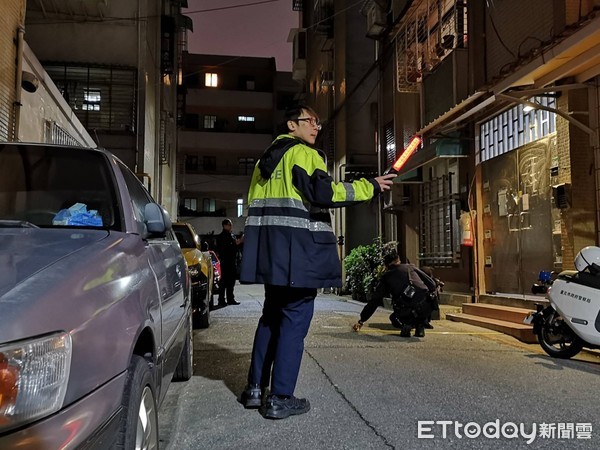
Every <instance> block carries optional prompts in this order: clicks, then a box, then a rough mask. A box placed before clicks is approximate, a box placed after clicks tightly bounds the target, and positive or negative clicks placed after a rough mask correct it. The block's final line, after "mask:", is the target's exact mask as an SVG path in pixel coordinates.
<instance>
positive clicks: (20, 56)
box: [12, 25, 25, 141]
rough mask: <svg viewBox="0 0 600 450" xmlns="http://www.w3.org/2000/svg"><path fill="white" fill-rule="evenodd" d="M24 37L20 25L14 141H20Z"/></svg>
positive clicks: (18, 29) (14, 106) (14, 105)
mask: <svg viewBox="0 0 600 450" xmlns="http://www.w3.org/2000/svg"><path fill="white" fill-rule="evenodd" d="M23 36H25V28H24V27H23V25H19V27H18V28H17V61H16V62H17V67H16V73H15V101H14V103H13V116H14V122H13V125H14V126H13V133H12V140H13V141H19V124H20V122H21V107H22V106H23V104H22V103H21V95H22V89H21V83H22V81H23Z"/></svg>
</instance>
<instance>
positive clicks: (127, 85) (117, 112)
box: [43, 63, 137, 133]
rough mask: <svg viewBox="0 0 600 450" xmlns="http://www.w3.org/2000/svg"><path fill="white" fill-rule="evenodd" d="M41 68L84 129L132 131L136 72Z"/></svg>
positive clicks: (63, 66) (105, 68) (61, 66)
mask: <svg viewBox="0 0 600 450" xmlns="http://www.w3.org/2000/svg"><path fill="white" fill-rule="evenodd" d="M43 66H44V69H46V72H47V73H48V75H49V76H50V78H52V81H53V82H54V84H55V85H56V86H57V88H58V89H59V91H60V92H61V93H62V95H63V97H64V98H65V100H66V101H67V103H68V104H69V106H70V107H71V108H72V109H73V111H74V113H75V115H76V116H77V118H78V119H79V121H80V122H81V123H82V124H83V125H84V126H85V127H86V129H88V130H90V129H94V130H97V131H98V132H100V131H119V132H123V131H127V132H131V133H133V132H135V123H136V114H137V112H136V108H135V106H136V92H137V87H136V86H137V71H136V69H133V68H131V69H130V68H121V67H120V68H115V67H111V66H100V67H96V66H88V65H66V64H56V63H43Z"/></svg>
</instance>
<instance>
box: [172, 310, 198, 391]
mask: <svg viewBox="0 0 600 450" xmlns="http://www.w3.org/2000/svg"><path fill="white" fill-rule="evenodd" d="M193 374H194V333H193V331H192V317H191V316H190V317H189V319H188V326H187V332H186V334H185V342H184V343H183V350H182V351H181V356H180V357H179V362H178V363H177V367H176V368H175V373H174V374H173V381H187V380H189V379H190V378H192V375H193Z"/></svg>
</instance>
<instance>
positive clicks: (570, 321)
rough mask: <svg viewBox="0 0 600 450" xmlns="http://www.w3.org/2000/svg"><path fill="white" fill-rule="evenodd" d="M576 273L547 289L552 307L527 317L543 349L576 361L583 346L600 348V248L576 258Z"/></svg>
mask: <svg viewBox="0 0 600 450" xmlns="http://www.w3.org/2000/svg"><path fill="white" fill-rule="evenodd" d="M575 267H576V269H577V270H576V271H575V270H565V271H563V272H561V273H560V274H559V275H558V277H557V278H556V279H555V280H554V281H548V282H547V284H548V286H547V287H546V286H544V283H541V284H535V285H534V286H533V287H532V291H533V292H534V293H541V292H543V290H544V287H546V290H547V297H548V301H549V303H550V305H549V306H548V305H542V304H538V305H536V308H537V311H536V312H534V313H532V314H530V315H529V316H528V317H527V318H525V320H524V323H529V324H533V332H534V333H535V335H536V336H537V338H538V342H539V344H540V346H541V347H542V348H543V349H544V351H545V352H546V353H548V355H550V356H552V357H554V358H564V359H568V358H572V357H573V356H575V355H576V354H577V353H579V352H580V351H581V349H582V348H583V347H587V348H600V248H598V247H594V246H590V247H585V248H584V249H582V250H581V251H580V252H579V253H578V254H577V256H576V257H575Z"/></svg>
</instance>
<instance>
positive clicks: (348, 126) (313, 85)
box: [289, 0, 382, 257]
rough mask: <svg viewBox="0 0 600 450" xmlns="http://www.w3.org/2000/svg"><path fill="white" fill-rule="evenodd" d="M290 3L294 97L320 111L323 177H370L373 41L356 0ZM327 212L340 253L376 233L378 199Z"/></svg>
mask: <svg viewBox="0 0 600 450" xmlns="http://www.w3.org/2000/svg"><path fill="white" fill-rule="evenodd" d="M292 7H293V8H294V9H295V10H296V11H298V12H299V27H298V28H297V29H293V30H292V31H291V33H290V38H289V40H290V41H291V42H292V44H293V65H292V70H293V78H294V80H296V81H297V82H298V83H299V84H300V86H301V95H300V97H301V98H302V99H303V101H304V102H305V103H307V104H309V105H311V106H313V107H314V108H315V110H316V111H317V112H318V114H319V115H320V118H321V122H322V123H323V129H322V130H321V132H320V133H319V138H318V139H317V142H316V146H317V147H319V148H321V149H322V150H323V151H324V152H325V154H326V155H327V166H328V168H329V172H330V175H331V176H333V177H334V179H335V180H336V181H351V180H352V179H354V178H360V177H373V176H376V174H377V173H378V171H379V170H380V167H379V166H378V158H377V155H378V152H377V140H376V139H377V125H378V107H377V105H378V102H377V89H376V88H377V84H378V75H379V74H378V71H377V62H376V42H375V41H374V40H371V39H367V38H365V35H366V33H367V28H366V23H365V18H364V16H363V15H362V13H361V8H360V5H359V4H356V5H354V6H353V7H351V8H349V7H348V4H347V2H344V1H341V0H306V1H294V2H292ZM332 215H333V224H334V230H335V233H336V234H337V235H338V236H339V237H340V238H341V239H339V244H340V253H341V257H344V256H345V255H346V254H348V253H349V252H350V251H351V250H352V249H353V248H354V247H356V246H358V245H365V244H371V243H373V239H374V238H376V237H377V236H378V235H379V229H380V226H381V221H382V215H381V204H380V199H379V198H377V199H375V200H374V201H372V202H370V203H365V204H362V205H359V206H354V207H352V208H342V209H336V210H333V211H332Z"/></svg>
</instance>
